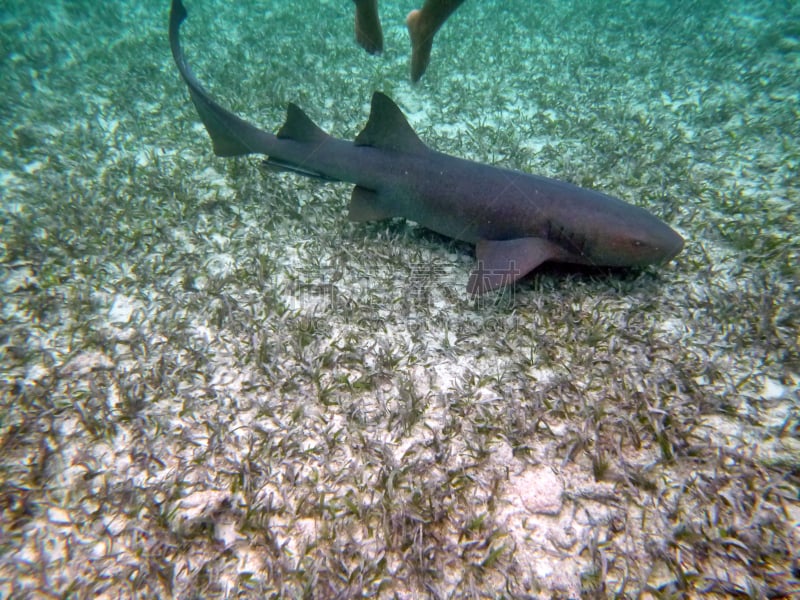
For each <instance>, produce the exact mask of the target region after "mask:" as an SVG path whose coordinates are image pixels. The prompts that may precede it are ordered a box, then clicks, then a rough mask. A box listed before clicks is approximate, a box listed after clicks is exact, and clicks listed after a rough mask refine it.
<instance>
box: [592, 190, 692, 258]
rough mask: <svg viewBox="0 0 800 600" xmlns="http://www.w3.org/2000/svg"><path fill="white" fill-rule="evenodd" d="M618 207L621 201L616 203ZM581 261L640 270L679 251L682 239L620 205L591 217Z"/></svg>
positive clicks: (633, 208)
mask: <svg viewBox="0 0 800 600" xmlns="http://www.w3.org/2000/svg"><path fill="white" fill-rule="evenodd" d="M620 204H622V203H621V201H620ZM590 227H591V230H590V231H587V232H585V235H586V240H587V244H586V247H585V250H584V253H583V258H584V259H585V260H586V261H587V262H589V263H591V264H596V265H602V266H608V267H644V266H647V265H657V264H661V263H665V262H667V261H669V260H671V259H673V258H674V257H675V256H677V255H678V254H679V253H680V251H681V250H682V249H683V244H684V242H683V238H682V237H681V236H680V234H678V233H677V232H676V231H675V230H673V229H672V228H671V227H670V226H669V225H667V224H666V223H664V222H663V221H661V220H660V219H658V218H657V217H655V216H654V215H652V214H650V213H649V212H647V211H646V210H643V209H641V208H639V207H637V206H632V205H630V204H624V206H622V207H621V210H609V205H608V204H606V206H605V207H604V210H603V211H602V212H598V213H597V214H595V215H593V216H592V219H591V220H590Z"/></svg>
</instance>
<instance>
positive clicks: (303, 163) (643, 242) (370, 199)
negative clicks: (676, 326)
mask: <svg viewBox="0 0 800 600" xmlns="http://www.w3.org/2000/svg"><path fill="white" fill-rule="evenodd" d="M186 16H187V13H186V9H185V8H184V6H183V3H182V2H181V0H172V8H171V11H170V23H169V37H170V46H171V49H172V55H173V57H174V59H175V64H176V65H177V67H178V70H179V71H180V74H181V76H182V78H183V80H184V81H185V83H186V85H187V86H188V88H189V93H190V95H191V98H192V101H193V103H194V105H195V107H196V109H197V112H198V113H199V115H200V118H201V120H202V122H203V124H204V125H205V127H206V130H207V131H208V134H209V136H210V137H211V141H212V144H213V148H214V152H215V154H217V155H218V156H241V155H246V154H262V155H266V156H267V157H268V158H267V164H268V165H270V166H272V167H275V168H278V169H282V170H288V171H293V172H296V173H299V174H302V175H306V176H309V177H316V178H319V179H323V180H333V181H346V182H350V183H354V184H355V187H354V188H353V192H352V196H351V201H350V206H349V217H350V218H351V219H352V220H354V221H371V220H379V219H387V218H391V217H405V218H407V219H410V220H413V221H416V222H417V223H418V224H420V225H422V226H423V227H426V228H428V229H431V230H433V231H436V232H438V233H440V234H443V235H445V236H448V237H451V238H455V239H458V240H463V241H466V242H470V243H473V244H475V245H476V257H477V266H476V268H475V269H474V270H473V272H472V273H471V275H470V277H469V281H468V283H467V291H468V292H469V293H470V294H482V293H485V292H488V291H490V290H494V289H497V288H500V287H502V286H504V285H507V284H510V283H512V282H514V281H516V280H517V279H519V278H520V277H522V276H524V275H525V274H527V273H529V272H530V271H532V270H533V269H535V268H536V267H537V266H539V265H540V264H542V263H543V262H545V261H560V262H566V263H576V264H584V265H596V266H609V267H641V266H645V265H649V264H657V263H662V262H666V261H668V260H670V259H671V258H673V257H674V256H676V255H677V254H678V253H679V252H680V251H681V249H682V248H683V238H681V236H680V235H679V234H678V233H676V232H675V231H673V230H672V229H671V228H670V227H669V226H668V225H666V224H665V223H663V222H662V221H661V220H659V219H658V218H657V217H655V216H654V215H652V214H650V213H649V212H647V211H646V210H644V209H642V208H639V207H637V206H634V205H631V204H628V203H626V202H623V201H622V200H619V199H617V198H614V197H612V196H608V195H606V194H603V193H600V192H596V191H593V190H588V189H585V188H581V187H578V186H576V185H572V184H570V183H567V182H564V181H558V180H555V179H550V178H547V177H540V176H537V175H530V174H527V173H522V172H519V171H513V170H508V169H502V168H498V167H494V166H491V165H486V164H481V163H477V162H473V161H469V160H464V159H461V158H457V157H454V156H450V155H448V154H444V153H441V152H437V151H435V150H432V149H431V148H429V147H428V146H426V145H425V144H424V143H423V142H422V141H421V140H420V139H419V137H418V136H417V134H416V133H415V132H414V130H413V129H412V128H411V126H410V125H409V124H408V121H407V120H406V118H405V116H404V115H403V113H402V111H401V110H400V109H399V108H398V107H397V105H396V104H395V103H394V102H393V101H392V100H391V99H389V97H388V96H386V95H384V94H382V93H380V92H375V94H374V95H373V97H372V106H371V111H370V116H369V120H368V122H367V124H366V126H365V127H364V129H363V130H362V131H361V133H360V134H359V135H358V136H357V137H356V139H355V141H353V142H350V141H346V140H341V139H337V138H334V137H332V136H330V135H328V134H327V133H325V132H324V131H323V130H322V129H320V128H319V127H318V126H317V125H315V124H314V123H313V122H312V121H311V119H310V118H309V117H308V116H307V115H306V114H305V113H304V112H303V111H302V110H301V109H300V108H298V107H297V106H296V105H294V104H291V103H290V104H289V106H288V110H287V116H286V121H285V123H284V124H283V126H282V127H281V129H280V130H279V131H278V133H277V135H275V134H272V133H269V132H266V131H263V130H260V129H258V128H257V127H255V126H253V125H252V124H250V123H248V122H247V121H245V120H243V119H241V118H240V117H238V116H236V115H234V114H233V113H231V112H229V111H228V110H226V109H225V108H223V107H222V106H220V105H219V104H218V103H217V102H216V101H215V100H213V99H212V98H211V96H210V95H209V94H208V92H206V90H205V89H204V88H203V86H202V85H201V84H200V82H199V81H198V80H197V78H196V77H195V75H194V73H193V72H192V70H191V68H190V67H189V65H188V63H187V62H186V59H185V57H184V54H183V50H182V47H181V44H180V38H179V30H180V25H181V23H182V22H183V21H184V20H185V19H186Z"/></svg>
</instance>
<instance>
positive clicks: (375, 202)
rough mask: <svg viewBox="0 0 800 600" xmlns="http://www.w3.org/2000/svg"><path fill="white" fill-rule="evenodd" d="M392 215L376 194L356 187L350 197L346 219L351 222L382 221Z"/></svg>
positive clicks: (358, 186)
mask: <svg viewBox="0 0 800 600" xmlns="http://www.w3.org/2000/svg"><path fill="white" fill-rule="evenodd" d="M393 216H395V215H393V214H392V213H391V212H390V211H389V210H388V209H387V208H386V207H385V206H384V203H383V202H381V196H380V194H378V192H376V191H374V190H370V189H368V188H364V187H361V186H360V185H357V186H356V187H354V188H353V193H352V194H351V196H350V207H349V209H348V218H349V219H350V220H351V221H356V222H364V221H382V220H384V219H390V218H391V217H393Z"/></svg>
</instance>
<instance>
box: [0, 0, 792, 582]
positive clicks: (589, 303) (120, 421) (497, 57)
mask: <svg viewBox="0 0 800 600" xmlns="http://www.w3.org/2000/svg"><path fill="white" fill-rule="evenodd" d="M186 6H187V9H188V11H189V18H188V20H187V22H186V24H185V25H184V27H183V29H182V36H183V42H184V47H185V51H186V55H187V58H188V60H189V62H190V64H191V65H192V66H193V68H194V70H195V72H196V74H197V75H198V77H199V78H200V80H201V81H202V82H203V83H204V85H205V86H206V88H207V89H208V90H209V92H210V93H211V94H212V95H213V97H214V98H216V99H217V100H218V101H219V102H220V103H221V104H222V105H223V106H225V107H227V108H230V109H231V110H232V111H234V112H235V113H237V114H239V115H241V116H242V117H244V118H246V119H248V120H250V121H251V122H253V123H255V124H257V125H258V126H260V127H262V128H264V129H266V130H268V131H276V130H277V129H278V128H279V127H280V124H281V123H282V122H283V119H284V112H285V107H286V104H287V102H290V101H291V102H294V103H296V104H297V105H299V106H300V107H302V108H303V109H304V110H305V111H306V112H307V113H308V114H309V115H310V116H311V117H312V118H313V119H314V121H315V122H316V123H318V124H319V125H320V126H321V127H322V128H323V129H325V130H326V131H328V132H330V133H331V134H332V135H335V136H337V137H340V138H344V139H353V138H354V137H355V136H356V135H357V134H358V132H359V131H360V130H361V128H362V127H363V126H364V124H365V123H366V119H367V116H368V113H369V99H370V97H371V95H372V93H373V92H374V91H376V90H380V91H383V92H385V93H386V94H388V95H389V96H390V97H392V98H393V99H394V100H395V101H396V102H397V103H398V105H399V106H400V107H401V108H402V110H403V111H404V113H405V114H406V115H407V117H408V119H409V122H410V123H411V125H412V126H413V127H414V129H415V130H416V131H417V132H418V134H419V135H420V137H421V138H422V139H423V140H424V141H425V142H426V143H428V144H429V145H430V146H432V147H433V148H435V149H437V150H440V151H442V152H447V153H449V154H453V155H456V156H461V157H464V158H469V159H471V160H476V161H479V162H485V163H490V164H495V165H498V166H502V167H508V168H514V169H519V170H522V171H526V172H530V173H535V174H541V175H546V176H549V177H555V178H558V179H563V180H566V181H570V182H573V183H576V184H578V185H581V186H585V187H590V188H593V189H598V190H600V191H603V192H606V193H608V194H611V195H614V196H617V197H620V198H622V199H623V200H625V201H627V202H630V203H632V204H636V205H638V206H642V207H644V208H646V209H647V210H649V211H650V212H652V213H654V214H656V215H657V216H658V217H660V218H661V219H663V220H664V221H666V222H667V223H669V224H670V225H671V226H672V227H674V228H675V229H676V230H677V231H679V232H680V233H681V235H683V237H684V238H685V239H686V242H687V243H686V247H685V249H684V251H683V252H682V253H681V254H680V255H679V256H678V257H677V258H676V259H675V260H673V261H671V262H670V263H669V264H667V265H664V266H663V267H658V268H656V267H652V268H647V269H644V270H634V271H613V272H607V271H596V270H592V271H587V270H583V269H573V268H570V269H565V268H562V267H558V266H547V267H545V268H543V269H540V270H538V271H537V272H535V273H534V274H532V275H531V276H529V277H527V278H525V279H524V280H523V281H522V282H521V283H520V284H518V285H517V286H516V287H515V288H514V289H510V290H506V291H504V292H502V293H498V294H493V295H491V296H487V297H484V298H481V299H480V300H474V299H471V298H469V297H468V296H467V294H466V293H465V291H464V289H465V285H466V281H467V278H468V276H469V272H470V270H471V269H472V266H473V263H474V254H473V250H472V248H471V247H470V246H469V245H467V244H463V243H460V242H453V241H452V240H448V239H446V238H443V237H440V236H438V235H435V234H432V233H430V232H427V231H425V230H423V229H421V228H419V227H417V226H416V225H414V224H413V223H409V222H406V221H403V220H394V221H390V222H381V223H370V224H359V223H350V222H349V221H348V220H347V203H348V201H349V197H350V186H349V185H348V184H341V183H334V184H321V183H319V182H317V181H314V180H309V179H304V178H300V177H297V176H295V175H291V174H285V173H274V172H272V171H266V170H264V169H263V168H262V167H261V166H260V161H259V159H258V158H257V157H254V158H245V159H221V158H216V157H214V156H213V153H212V151H211V145H210V141H209V139H208V136H207V135H206V132H205V130H204V129H203V128H202V125H201V124H200V123H199V120H198V118H197V115H196V112H195V110H194V107H193V106H192V104H191V102H190V101H189V97H188V93H187V90H186V88H185V86H184V85H183V83H182V82H181V80H180V78H179V76H178V73H177V70H176V69H175V66H174V64H173V62H172V57H171V55H170V53H169V47H168V43H167V37H166V33H167V19H168V12H169V6H168V3H167V2H166V1H164V2H136V3H134V2H129V1H118V2H114V3H107V4H104V3H96V2H92V3H90V2H49V3H45V4H42V3H38V4H36V3H28V2H17V1H12V2H6V3H4V4H3V7H2V9H0V23H1V25H0V40H2V44H1V45H0V48H1V49H2V52H1V53H0V56H2V67H0V73H2V86H0V98H1V99H2V100H1V101H0V115H2V120H3V124H4V127H2V128H0V186H2V187H1V188H0V189H2V202H1V203H0V227H2V230H0V231H1V233H0V243H1V244H2V245H1V246H0V283H1V284H2V296H0V305H1V310H2V312H1V313H0V319H1V320H0V357H2V358H1V359H0V371H1V374H2V377H1V378H0V382H1V383H0V390H1V392H2V396H0V507H2V510H1V511H0V512H2V515H3V516H2V518H0V527H1V528H2V535H0V555H2V556H4V557H5V558H4V559H3V560H2V561H0V582H1V583H0V596H3V597H24V596H28V595H30V594H33V593H35V592H36V591H37V590H38V591H39V593H42V592H44V591H51V592H54V593H59V594H69V592H70V591H72V593H73V594H75V593H78V594H79V595H90V594H92V593H102V594H106V595H109V596H124V597H126V596H133V595H137V594H139V595H144V596H150V595H160V596H162V597H164V596H169V595H175V596H179V597H187V596H189V595H192V594H195V595H200V596H204V597H230V596H233V595H235V594H237V593H239V594H241V595H242V596H245V597H250V596H252V597H264V596H266V595H268V594H276V595H284V596H299V595H302V594H303V592H304V590H306V591H309V590H310V591H313V592H315V593H316V594H317V595H318V596H320V597H328V596H333V595H335V594H337V593H338V594H340V595H341V596H342V597H349V596H354V597H355V596H359V595H377V596H381V597H383V596H385V597H391V596H392V595H395V594H396V595H397V596H398V597H416V596H419V595H424V594H430V595H432V596H435V595H437V594H438V595H442V596H455V597H465V596H469V595H473V596H480V595H484V596H487V597H495V596H497V595H499V594H501V593H502V592H503V590H505V591H506V592H505V593H507V594H508V595H509V596H512V597H522V596H523V595H524V594H528V595H530V596H532V597H543V598H544V597H547V598H549V597H551V596H553V595H554V594H555V595H560V596H561V597H578V596H580V595H581V594H583V595H591V594H593V593H595V592H599V593H600V594H601V595H603V594H609V595H611V594H614V593H622V594H625V593H629V594H635V593H636V592H637V591H641V590H643V589H647V587H648V586H650V589H651V591H652V590H655V589H658V590H661V592H662V593H664V594H667V593H672V592H674V593H678V592H685V593H687V594H689V595H691V594H696V593H698V592H699V591H700V590H707V591H710V592H712V593H718V594H720V595H721V596H725V595H730V594H733V593H738V592H741V591H742V590H746V589H749V588H748V585H752V586H756V588H757V589H759V590H761V591H762V592H763V593H764V594H769V593H772V594H774V595H780V594H784V595H786V596H788V595H789V594H790V592H791V591H793V590H794V591H796V590H797V586H798V583H797V577H798V573H797V564H796V558H795V557H796V556H797V555H798V553H799V552H798V539H797V531H798V530H797V523H798V522H800V507H798V502H797V493H796V490H797V484H798V475H797V467H796V465H797V464H798V458H800V445H799V444H798V404H800V399H799V398H798V389H799V388H798V372H800V350H799V349H798V345H799V344H800V342H799V341H798V340H799V338H800V332H799V331H798V323H800V309H799V308H798V306H800V305H799V304H798V296H799V295H800V291H799V288H800V285H799V284H800V272H799V271H798V266H797V265H798V259H799V258H800V256H799V255H800V251H799V249H800V224H799V223H798V220H797V205H798V183H799V181H798V178H799V175H798V173H799V172H800V171H799V164H798V163H799V161H800V150H799V149H800V144H799V143H798V139H800V131H798V129H800V125H799V123H800V118H799V117H800V92H799V91H798V90H799V88H798V85H797V80H798V73H799V72H800V5H798V4H797V3H796V2H782V3H781V2H777V3H776V2H745V1H741V2H677V3H666V2H656V1H649V2H623V3H619V2H579V1H574V2H542V3H527V2H476V1H474V0H473V1H467V2H466V3H465V4H464V5H463V6H462V7H461V8H460V9H459V10H458V12H456V13H455V15H454V16H453V17H452V18H451V19H450V20H449V21H448V22H447V23H446V24H445V26H444V27H443V28H442V30H441V31H440V32H439V33H438V34H437V37H436V41H435V44H434V50H433V57H432V61H431V65H430V67H429V69H428V71H427V73H426V74H425V76H424V77H423V79H422V81H421V82H420V83H419V84H416V85H413V84H411V83H410V81H409V77H408V60H409V43H408V37H407V33H406V29H405V25H404V19H405V15H406V14H407V12H408V11H409V10H410V9H411V8H414V6H415V4H414V3H413V2H383V3H382V4H381V18H382V22H383V30H384V36H385V51H384V53H383V54H382V55H381V56H379V57H375V56H369V55H368V54H367V53H365V52H364V51H363V50H361V49H360V48H359V47H358V46H357V45H356V44H355V42H354V41H353V22H352V20H353V7H352V3H351V2H349V1H346V0H341V1H337V2H333V1H329V2H311V1H299V2H291V3H288V2H267V1H261V2H256V1H253V0H246V1H240V2H236V3H228V2H213V1H211V0H207V1H206V0H193V1H188V0H187V2H186ZM541 469H544V470H545V471H546V472H547V473H550V474H552V473H555V475H556V477H555V478H553V477H552V476H550V477H543V476H541V473H542V472H543V471H541ZM545 480H547V481H548V482H550V483H552V484H553V485H554V486H555V487H554V488H553V487H548V486H546V485H545V484H544V483H543V482H544V481H545ZM538 485H541V488H539V487H537V486H538ZM548 485H549V484H548ZM542 498H544V499H545V500H544V501H542V502H539V500H541V499H542ZM537 499H539V500H537ZM541 506H546V507H547V508H546V509H542V508H541ZM793 560H794V561H795V562H794V563H793V562H792V561H793ZM726 578H727V579H726ZM725 586H729V587H725Z"/></svg>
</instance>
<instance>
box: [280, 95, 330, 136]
mask: <svg viewBox="0 0 800 600" xmlns="http://www.w3.org/2000/svg"><path fill="white" fill-rule="evenodd" d="M278 137H279V138H281V139H289V140H294V141H296V142H320V141H322V140H324V139H326V138H327V137H328V134H327V133H325V132H324V131H323V130H322V129H320V128H319V127H318V126H317V124H316V123H314V121H312V120H311V119H310V118H309V116H308V115H307V114H306V113H304V112H303V109H302V108H300V107H299V106H297V105H296V104H293V103H291V102H290V103H289V106H288V107H287V108H286V121H285V122H284V123H283V127H281V128H280V130H279V131H278Z"/></svg>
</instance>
